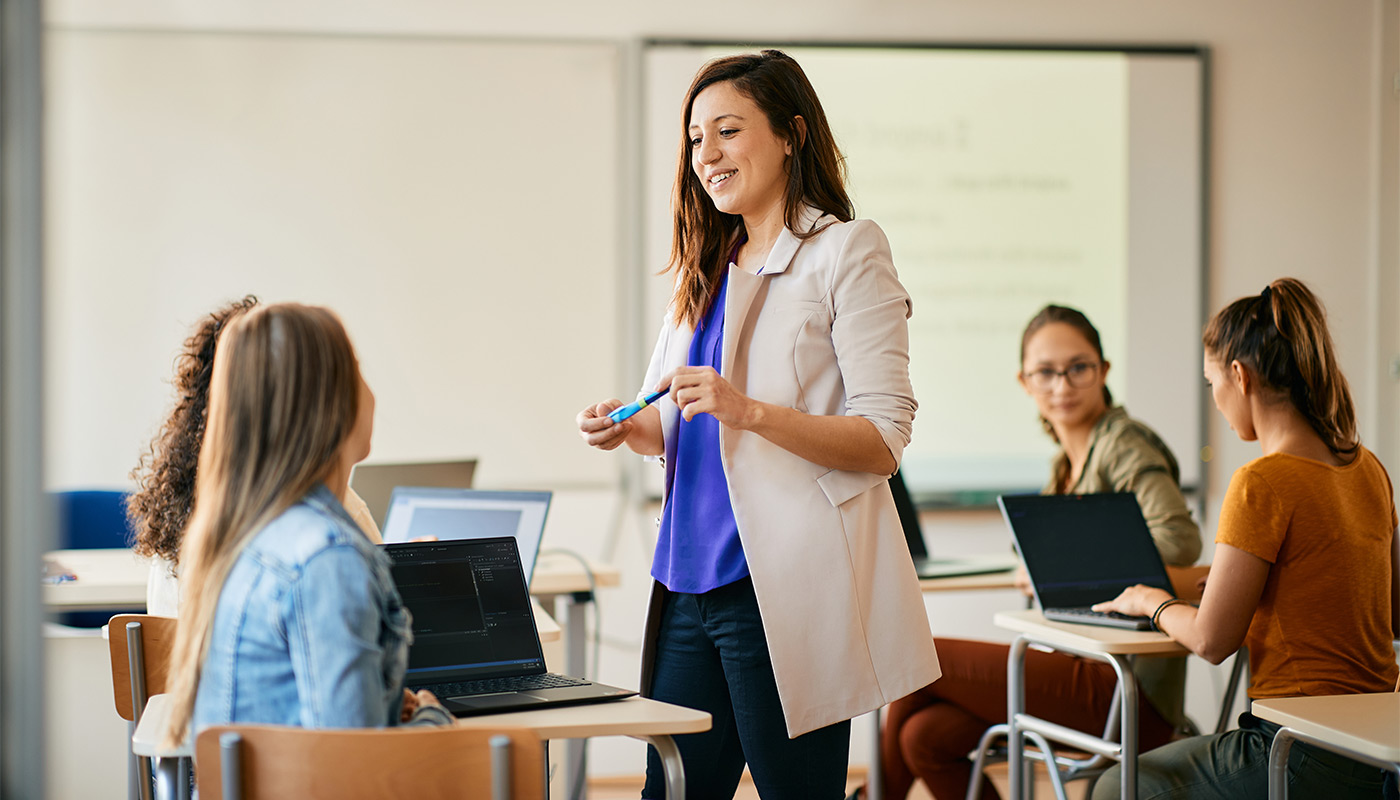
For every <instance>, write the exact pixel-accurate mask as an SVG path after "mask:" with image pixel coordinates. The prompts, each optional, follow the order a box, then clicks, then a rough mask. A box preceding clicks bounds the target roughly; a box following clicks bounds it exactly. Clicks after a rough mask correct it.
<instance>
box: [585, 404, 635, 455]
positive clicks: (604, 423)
mask: <svg viewBox="0 0 1400 800" xmlns="http://www.w3.org/2000/svg"><path fill="white" fill-rule="evenodd" d="M621 407H622V401H621V400H617V399H613V400H604V401H603V402H601V403H598V404H596V405H591V406H589V407H588V408H585V409H584V410H582V411H580V412H578V432H579V435H580V436H582V437H583V440H584V441H585V442H588V444H589V446H590V447H596V448H598V449H599V450H614V449H616V448H617V447H618V445H620V444H622V443H623V442H625V441H627V434H629V433H631V432H632V421H631V420H623V421H622V422H613V421H612V420H611V419H609V418H608V414H609V412H611V411H613V410H615V409H618V408H621Z"/></svg>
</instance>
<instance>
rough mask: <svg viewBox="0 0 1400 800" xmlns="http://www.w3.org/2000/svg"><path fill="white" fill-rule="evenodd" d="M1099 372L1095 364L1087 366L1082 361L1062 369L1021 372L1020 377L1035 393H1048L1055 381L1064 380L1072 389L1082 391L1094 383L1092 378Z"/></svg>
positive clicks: (1043, 368) (1046, 368) (1044, 368)
mask: <svg viewBox="0 0 1400 800" xmlns="http://www.w3.org/2000/svg"><path fill="white" fill-rule="evenodd" d="M1098 372H1099V365H1098V364H1097V363H1094V364H1089V363H1086V362H1083V361H1079V362H1075V363H1073V364H1070V365H1069V366H1068V367H1065V368H1064V369H1050V368H1049V367H1041V368H1040V369H1037V370H1032V371H1030V372H1022V373H1021V377H1023V378H1025V379H1026V383H1028V384H1030V387H1031V388H1032V389H1034V390H1035V391H1037V392H1048V391H1050V390H1051V389H1054V388H1055V380H1056V379H1057V378H1064V379H1065V382H1066V383H1068V384H1069V385H1070V388H1073V389H1083V388H1084V387H1085V386H1088V385H1089V384H1091V383H1093V382H1094V377H1095V376H1096V375H1097V374H1098Z"/></svg>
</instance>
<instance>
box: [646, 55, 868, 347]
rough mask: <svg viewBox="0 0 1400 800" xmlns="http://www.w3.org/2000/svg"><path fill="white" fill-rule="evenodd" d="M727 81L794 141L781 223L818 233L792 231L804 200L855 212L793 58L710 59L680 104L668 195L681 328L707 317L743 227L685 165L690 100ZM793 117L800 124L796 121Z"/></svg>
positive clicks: (843, 216) (842, 168) (832, 145)
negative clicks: (678, 143)
mask: <svg viewBox="0 0 1400 800" xmlns="http://www.w3.org/2000/svg"><path fill="white" fill-rule="evenodd" d="M726 81H727V82H731V83H733V84H734V88H735V89H738V90H739V91H740V92H742V93H743V94H744V96H745V97H748V98H749V99H750V100H753V101H754V104H756V105H757V106H758V107H759V108H760V109H762V110H763V113H764V114H765V115H766V116H767V117H768V124H769V125H771V126H772V127H773V132H774V133H775V134H777V135H778V137H779V138H782V139H785V140H786V141H788V142H789V143H790V144H791V145H792V156H790V157H789V158H788V162H787V170H788V182H787V189H786V191H785V192H784V194H783V204H784V205H783V222H784V224H785V225H786V226H787V229H788V230H789V231H791V232H792V233H793V235H795V236H797V238H799V239H807V238H809V237H812V236H815V235H816V234H817V233H819V232H820V231H819V230H811V231H799V230H797V225H798V219H799V217H800V216H801V213H802V206H803V205H804V204H805V205H811V206H815V207H816V208H817V209H819V210H820V211H822V212H823V213H825V214H830V215H831V216H833V217H835V218H836V219H838V220H840V221H842V222H849V221H850V220H851V219H852V218H854V217H855V211H854V209H853V207H852V206H851V198H850V196H849V195H848V194H847V193H846V161H845V159H844V158H843V157H842V156H841V151H840V149H839V148H837V146H836V138H835V137H834V136H832V133H831V125H830V124H828V123H827V120H826V112H825V111H823V110H822V104H821V101H820V100H818V99H817V93H816V91H815V90H814V89H812V84H811V82H809V81H808V80H807V75H806V74H805V73H803V71H802V68H801V67H800V66H798V65H797V62H796V61H794V60H793V59H792V58H791V57H790V56H788V55H787V54H786V53H784V52H782V51H780V50H764V51H763V52H761V53H758V54H746V55H737V56H728V57H725V58H717V59H714V60H713V61H710V62H709V63H707V64H706V65H705V66H703V67H701V68H700V71H699V72H698V73H696V75H695V79H694V80H693V81H691V84H690V89H689V90H688V91H687V92H686V95H685V105H684V106H683V107H682V109H681V147H680V156H679V158H678V159H677V164H676V184H675V194H674V198H673V205H674V209H675V214H676V218H675V225H674V228H673V230H672V234H671V261H670V264H669V265H668V266H667V268H666V269H667V271H671V270H674V271H675V273H676V275H675V301H674V308H673V311H672V313H673V317H674V320H675V322H676V324H677V325H681V326H688V327H694V326H695V325H696V324H697V323H698V322H699V321H700V318H701V317H703V316H704V315H705V310H706V309H707V308H708V307H709V305H710V299H711V298H712V297H713V296H714V295H715V293H716V292H717V291H718V287H719V277H720V273H721V270H723V269H724V268H725V267H726V266H727V257H728V255H729V250H730V249H731V248H733V247H734V244H735V242H737V241H738V239H739V235H740V233H741V232H742V231H743V227H744V221H743V218H742V217H739V216H738V215H735V214H726V213H724V212H722V211H720V210H719V209H717V208H715V204H714V202H713V201H712V200H710V197H709V195H708V194H706V193H705V187H704V186H703V185H702V184H701V182H700V178H699V177H697V176H696V174H695V172H694V170H692V169H691V165H690V153H691V149H690V111H691V108H692V107H693V106H694V105H695V98H696V96H698V95H699V94H700V93H701V92H702V91H704V90H705V89H706V88H708V87H710V86H713V85H714V84H716V83H724V82H726ZM798 117H801V118H802V120H803V123H804V125H799V124H798V123H797V118H798ZM804 128H805V132H804Z"/></svg>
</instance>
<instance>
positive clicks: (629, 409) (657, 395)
mask: <svg viewBox="0 0 1400 800" xmlns="http://www.w3.org/2000/svg"><path fill="white" fill-rule="evenodd" d="M669 391H671V390H670V389H669V388H667V389H662V390H661V391H659V392H652V393H651V394H649V395H647V396H646V397H643V398H642V399H640V400H638V401H637V402H635V403H628V404H627V405H625V406H623V407H621V408H615V409H613V410H612V411H611V412H609V413H608V419H611V420H612V421H613V422H621V421H623V420H624V419H627V418H628V417H630V416H632V415H633V414H635V413H637V412H638V411H641V410H642V409H644V408H646V407H647V406H649V405H651V404H652V403H655V402H656V401H657V400H660V399H661V398H663V397H665V396H666V393H667V392H669Z"/></svg>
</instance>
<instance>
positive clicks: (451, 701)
mask: <svg viewBox="0 0 1400 800" xmlns="http://www.w3.org/2000/svg"><path fill="white" fill-rule="evenodd" d="M529 697H530V695H527V694H525V693H524V692H502V693H500V694H484V695H477V696H474V697H472V696H468V697H449V698H447V699H446V700H443V701H442V704H443V705H444V706H446V707H447V710H448V711H455V710H457V709H461V710H463V711H472V710H480V709H483V708H501V707H504V706H517V705H520V702H521V700H524V699H528V698H529Z"/></svg>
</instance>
